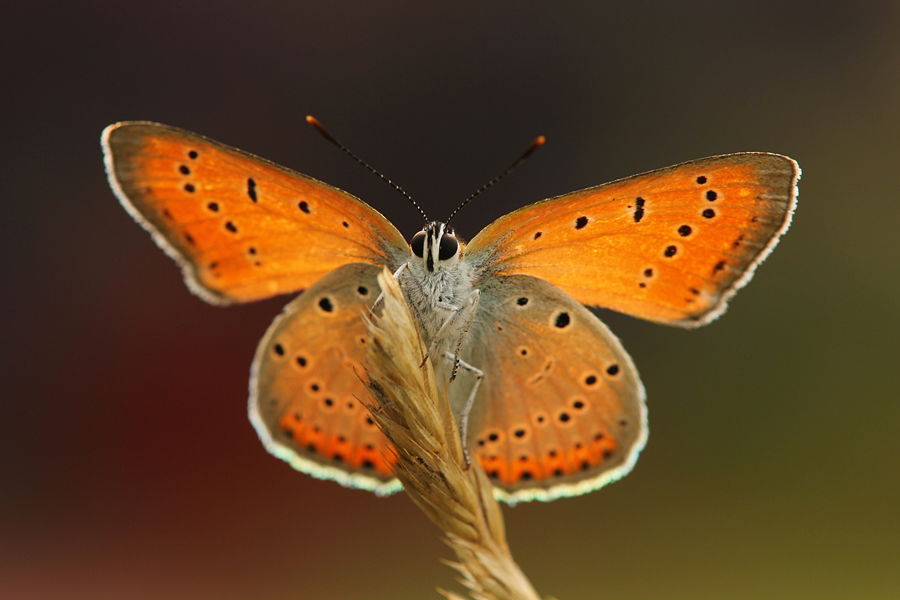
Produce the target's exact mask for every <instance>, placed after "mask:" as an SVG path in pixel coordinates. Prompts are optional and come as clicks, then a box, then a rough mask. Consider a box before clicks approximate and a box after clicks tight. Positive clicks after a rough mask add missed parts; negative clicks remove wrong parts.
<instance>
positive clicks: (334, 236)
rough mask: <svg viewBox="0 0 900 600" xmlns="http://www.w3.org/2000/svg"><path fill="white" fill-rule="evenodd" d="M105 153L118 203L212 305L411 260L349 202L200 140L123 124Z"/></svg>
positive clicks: (387, 227)
mask: <svg viewBox="0 0 900 600" xmlns="http://www.w3.org/2000/svg"><path fill="white" fill-rule="evenodd" d="M102 145H103V152H104V155H105V160H106V169H107V174H108V176H109V181H110V185H111V186H112V188H113V190H114V191H115V193H116V195H117V196H118V198H119V201H120V202H121V203H122V205H123V206H124V207H125V209H126V210H127V211H128V212H129V213H130V214H131V215H132V216H133V217H134V218H135V220H137V221H138V222H139V223H140V224H141V225H142V226H143V227H144V228H145V229H147V230H148V231H150V233H151V234H152V235H153V238H154V239H155V240H156V242H157V243H158V244H159V245H160V247H162V249H163V250H165V251H166V253H168V254H169V255H170V256H172V257H173V258H174V259H175V260H176V261H177V262H178V263H179V264H180V265H181V267H182V270H183V272H184V277H185V281H186V282H187V284H188V286H189V287H190V288H191V290H193V291H194V292H195V293H197V294H198V295H200V296H201V297H202V298H204V299H205V300H207V301H209V302H213V303H217V304H222V303H228V302H247V301H250V300H258V299H261V298H267V297H269V296H273V295H276V294H283V293H287V292H294V291H297V290H302V289H305V288H307V287H309V286H310V285H312V284H313V283H314V282H315V281H316V280H318V279H319V278H320V277H321V276H322V275H324V274H325V273H328V272H329V271H331V270H333V269H335V268H337V267H339V266H341V265H344V264H348V263H353V262H361V263H370V264H387V265H391V266H393V265H396V264H399V261H401V260H402V259H403V255H404V254H405V253H407V252H408V251H407V246H406V243H405V241H404V240H403V236H401V235H400V233H399V232H398V231H397V229H396V228H395V227H394V226H393V225H391V224H390V223H389V222H388V221H387V220H386V219H385V218H384V217H383V216H382V215H381V214H379V213H378V212H377V211H376V210H374V209H373V208H371V207H370V206H368V205H367V204H365V203H363V202H362V201H360V200H358V199H356V198H354V197H353V196H351V195H350V194H348V193H346V192H343V191H341V190H339V189H337V188H333V187H331V186H329V185H326V184H324V183H322V182H319V181H316V180H315V179H312V178H310V177H307V176H305V175H301V174H300V173H295V172H293V171H290V170H288V169H285V168H283V167H279V166H277V165H275V164H273V163H271V162H269V161H266V160H264V159H262V158H259V157H256V156H253V155H251V154H248V153H246V152H242V151H241V150H237V149H235V148H230V147H228V146H225V145H224V144H220V143H218V142H214V141H212V140H209V139H207V138H204V137H202V136H199V135H196V134H193V133H190V132H187V131H183V130H181V129H177V128H175V127H169V126H166V125H160V124H158V123H148V122H125V123H117V124H114V125H110V126H109V127H107V128H106V129H105V130H104V132H103V136H102Z"/></svg>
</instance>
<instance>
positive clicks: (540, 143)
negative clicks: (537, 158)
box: [447, 135, 547, 226]
mask: <svg viewBox="0 0 900 600" xmlns="http://www.w3.org/2000/svg"><path fill="white" fill-rule="evenodd" d="M546 143H547V138H545V137H544V136H542V135H539V136H537V137H536V138H534V141H533V142H531V145H530V146H528V149H527V150H525V152H523V153H522V155H521V156H520V157H519V158H517V159H516V161H515V162H514V163H513V164H511V165H510V166H509V167H507V169H506V170H505V171H503V172H502V173H500V174H499V175H497V176H496V177H494V178H493V179H491V180H490V181H488V182H487V183H485V184H484V185H483V186H481V187H480V188H478V189H477V190H475V191H474V192H472V193H471V194H469V197H468V198H466V199H465V200H463V201H462V202H460V204H459V206H457V207H456V208H454V209H453V212H452V213H450V216H449V217H447V225H448V226H449V225H450V221H452V220H453V217H455V216H456V213H458V212H459V210H460V209H461V208H462V207H463V206H465V205H466V204H468V203H469V202H471V201H472V200H473V199H474V198H475V197H476V196H478V195H479V194H481V193H482V192H483V191H485V190H487V189H488V188H491V187H493V186H494V185H495V184H496V183H497V182H498V181H500V180H501V179H503V178H504V177H506V176H507V175H509V174H510V173H512V171H513V169H515V168H516V167H518V166H519V165H521V164H522V163H523V162H525V159H526V158H528V157H529V156H531V154H532V153H533V152H534V151H535V150H537V149H538V148H540V147H541V146H543V145H544V144H546Z"/></svg>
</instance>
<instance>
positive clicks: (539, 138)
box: [306, 117, 547, 148]
mask: <svg viewBox="0 0 900 600" xmlns="http://www.w3.org/2000/svg"><path fill="white" fill-rule="evenodd" d="M306 118H307V119H309V118H311V117H306ZM546 143H547V138H546V137H544V136H543V135H539V136H537V137H536V138H534V142H533V145H534V147H535V148H537V147H539V146H543V145H544V144H546Z"/></svg>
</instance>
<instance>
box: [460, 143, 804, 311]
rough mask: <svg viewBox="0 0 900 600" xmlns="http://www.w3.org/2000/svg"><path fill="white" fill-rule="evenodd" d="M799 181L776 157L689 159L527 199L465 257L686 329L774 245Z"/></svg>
mask: <svg viewBox="0 0 900 600" xmlns="http://www.w3.org/2000/svg"><path fill="white" fill-rule="evenodd" d="M799 177H800V169H799V167H798V166H797V163H796V162H794V161H793V160H791V159H790V158H788V157H786V156H780V155H777V154H766V153H741V154H728V155H723V156H715V157H712V158H705V159H701V160H695V161H691V162H687V163H683V164H680V165H676V166H673V167H668V168H665V169H660V170H658V171H651V172H649V173H644V174H642V175H635V176H633V177H628V178H626V179H620V180H618V181H614V182H612V183H607V184H604V185H600V186H597V187H593V188H589V189H585V190H581V191H579V192H573V193H571V194H567V195H564V196H559V197H556V198H551V199H548V200H544V201H542V202H538V203H536V204H532V205H530V206H526V207H524V208H522V209H520V210H517V211H515V212H512V213H510V214H509V215H506V216H504V217H502V218H500V219H498V220H497V221H495V222H494V223H492V224H491V225H490V226H488V227H487V228H485V229H484V230H483V231H481V233H479V234H478V235H477V236H476V237H475V238H474V239H473V240H472V241H471V243H470V244H469V245H468V247H467V248H466V252H467V257H468V260H470V261H472V262H473V263H474V264H475V265H477V266H478V268H480V269H482V271H483V272H492V273H496V274H498V275H511V274H523V275H533V276H536V277H540V278H542V279H544V280H546V281H549V282H550V283H552V284H554V285H556V286H559V287H560V288H562V289H563V290H565V291H566V292H568V293H569V294H570V295H571V296H572V297H573V298H575V299H576V300H578V301H579V302H581V303H583V304H588V305H591V306H598V307H603V308H611V309H613V310H617V311H620V312H623V313H626V314H629V315H633V316H636V317H640V318H644V319H649V320H651V321H657V322H662V323H667V324H671V325H680V326H684V327H694V326H697V325H702V324H705V323H707V322H709V321H711V320H712V319H714V318H715V317H716V316H718V315H719V314H721V313H722V312H723V311H724V310H725V305H726V302H727V300H728V298H730V297H731V296H732V295H733V294H734V292H735V291H737V290H738V289H739V288H740V287H742V286H743V285H744V284H745V283H746V282H747V281H749V279H750V278H751V277H752V275H753V271H754V269H755V268H756V266H757V265H758V264H759V263H760V262H761V261H762V260H763V259H764V258H765V257H766V256H767V255H768V254H769V252H771V250H772V248H773V247H774V246H775V244H776V243H777V241H778V238H779V236H780V235H781V234H782V233H784V231H785V230H786V229H787V227H788V225H789V224H790V220H791V215H792V213H793V211H794V206H795V203H796V194H797V187H796V186H797V180H798V179H799Z"/></svg>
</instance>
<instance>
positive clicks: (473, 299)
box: [450, 289, 481, 381]
mask: <svg viewBox="0 0 900 600" xmlns="http://www.w3.org/2000/svg"><path fill="white" fill-rule="evenodd" d="M480 299H481V290H478V289H475V290H472V293H471V294H469V297H468V298H467V299H466V302H467V303H468V306H467V307H466V312H468V313H469V315H468V317H469V318H468V319H466V321H465V325H464V326H463V328H462V331H461V332H460V333H459V341H457V342H456V350H455V352H454V356H455V357H456V360H455V361H454V362H453V369H452V370H451V371H450V381H453V380H454V379H456V373H457V371H459V367H460V363H461V359H460V358H459V355H460V353H461V352H462V345H463V342H465V341H466V336H468V335H469V328H470V327H471V326H472V321H474V320H475V313H476V312H477V309H478V301H479V300H480ZM457 314H459V313H457Z"/></svg>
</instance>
